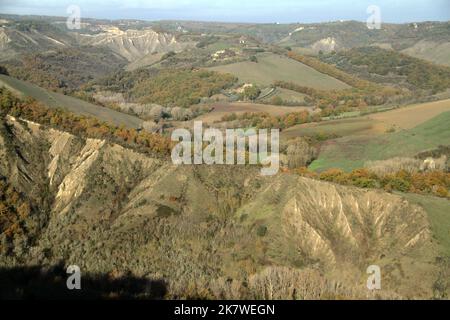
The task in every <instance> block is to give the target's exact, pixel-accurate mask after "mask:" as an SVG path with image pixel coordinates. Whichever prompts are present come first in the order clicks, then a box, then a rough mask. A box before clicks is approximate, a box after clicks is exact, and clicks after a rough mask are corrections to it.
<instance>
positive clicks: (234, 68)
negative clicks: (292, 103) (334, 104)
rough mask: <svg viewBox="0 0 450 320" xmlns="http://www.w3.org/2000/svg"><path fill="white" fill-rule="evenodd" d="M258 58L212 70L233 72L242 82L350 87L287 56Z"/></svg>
mask: <svg viewBox="0 0 450 320" xmlns="http://www.w3.org/2000/svg"><path fill="white" fill-rule="evenodd" d="M257 60H258V61H257V62H251V61H246V62H238V63H234V64H227V65H223V66H218V67H213V68H210V70H214V71H220V72H225V73H231V74H234V75H235V76H237V77H238V78H239V80H240V82H242V83H255V84H257V85H263V86H270V85H272V84H273V83H275V82H277V81H288V82H293V83H295V84H298V85H302V86H307V87H311V88H315V89H320V90H334V89H347V88H349V86H348V85H346V84H345V83H343V82H341V81H339V80H337V79H334V78H332V77H330V76H328V75H326V74H323V73H320V72H318V71H316V70H314V69H313V68H311V67H309V66H306V65H304V64H302V63H300V62H297V61H294V60H292V59H289V58H287V57H283V56H279V55H275V54H261V55H258V56H257Z"/></svg>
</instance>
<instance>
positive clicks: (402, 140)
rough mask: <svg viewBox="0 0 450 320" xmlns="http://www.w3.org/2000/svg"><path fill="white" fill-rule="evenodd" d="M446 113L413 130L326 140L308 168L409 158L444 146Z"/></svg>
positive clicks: (449, 115)
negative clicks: (316, 157) (318, 154)
mask: <svg viewBox="0 0 450 320" xmlns="http://www.w3.org/2000/svg"><path fill="white" fill-rule="evenodd" d="M449 123H450V112H444V113H442V114H440V115H439V116H437V117H435V118H433V119H432V120H429V121H427V122H425V123H423V124H421V125H419V126H417V127H415V128H413V129H409V130H401V131H398V132H394V133H386V134H384V135H381V136H373V135H370V136H367V135H355V136H347V137H344V138H340V139H336V140H332V141H329V142H328V143H326V144H325V145H324V146H323V147H322V150H321V152H320V156H319V158H318V159H317V160H316V161H314V162H313V163H312V165H311V168H312V169H314V170H319V171H323V170H326V169H330V168H342V169H344V170H348V171H350V170H353V169H356V168H361V167H363V166H364V164H365V162H367V161H369V160H385V159H390V158H394V157H413V156H415V155H417V154H418V153H420V152H422V151H424V150H429V149H434V148H437V147H439V146H440V145H448V144H449V141H450V129H449V126H448V124H449Z"/></svg>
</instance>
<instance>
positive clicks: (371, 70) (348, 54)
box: [320, 47, 450, 93]
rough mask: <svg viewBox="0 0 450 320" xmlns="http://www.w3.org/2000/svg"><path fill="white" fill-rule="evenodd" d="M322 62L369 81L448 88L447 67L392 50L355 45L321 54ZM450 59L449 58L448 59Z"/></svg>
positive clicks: (449, 76)
mask: <svg viewBox="0 0 450 320" xmlns="http://www.w3.org/2000/svg"><path fill="white" fill-rule="evenodd" d="M320 58H321V59H322V61H325V62H327V63H330V64H335V65H336V66H337V67H338V68H341V69H343V70H345V71H347V72H351V73H357V74H358V75H359V76H361V77H365V78H368V79H369V80H372V81H377V82H386V83H391V84H395V85H398V84H402V83H403V84H404V85H407V86H410V87H411V88H412V89H423V90H431V91H432V92H433V93H436V92H440V91H445V90H447V89H449V88H450V67H446V66H439V65H435V64H432V63H430V62H427V61H424V60H422V59H417V58H414V57H411V56H408V55H406V54H402V53H399V52H396V51H394V50H386V49H382V48H378V47H362V48H354V49H350V50H347V51H340V52H337V53H336V52H334V53H331V54H328V55H320ZM449 59H450V58H449Z"/></svg>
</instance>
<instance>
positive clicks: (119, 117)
mask: <svg viewBox="0 0 450 320" xmlns="http://www.w3.org/2000/svg"><path fill="white" fill-rule="evenodd" d="M0 86H4V87H6V88H7V89H9V90H11V91H13V92H14V93H16V94H18V95H19V96H22V97H31V98H34V99H36V100H37V101H40V102H42V103H43V104H45V105H47V106H49V107H51V108H62V109H66V110H69V111H71V112H73V113H75V114H81V115H86V116H92V117H95V118H97V119H99V120H101V121H105V122H108V123H111V124H114V125H117V126H120V125H124V126H126V127H128V128H140V127H141V124H142V122H143V121H142V120H141V119H139V118H137V117H134V116H131V115H128V114H125V113H121V112H118V111H115V110H112V109H108V108H105V107H101V106H97V105H94V104H91V103H88V102H86V101H83V100H80V99H76V98H73V97H70V96H66V95H63V94H60V93H56V92H52V91H48V90H45V89H42V88H40V87H38V86H35V85H33V84H30V83H27V82H25V81H21V80H18V79H15V78H12V77H9V76H6V75H3V74H2V75H0Z"/></svg>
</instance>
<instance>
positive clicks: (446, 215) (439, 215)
mask: <svg viewBox="0 0 450 320" xmlns="http://www.w3.org/2000/svg"><path fill="white" fill-rule="evenodd" d="M402 195H403V196H404V197H405V198H406V199H407V200H408V201H409V202H411V203H414V204H417V205H419V206H421V207H422V208H424V209H425V211H426V212H427V213H428V218H429V221H430V224H431V231H432V233H433V238H434V239H436V241H437V242H438V244H439V247H440V250H441V254H442V255H444V256H447V257H450V201H449V200H447V199H443V198H436V197H432V196H423V195H419V194H402Z"/></svg>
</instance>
